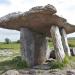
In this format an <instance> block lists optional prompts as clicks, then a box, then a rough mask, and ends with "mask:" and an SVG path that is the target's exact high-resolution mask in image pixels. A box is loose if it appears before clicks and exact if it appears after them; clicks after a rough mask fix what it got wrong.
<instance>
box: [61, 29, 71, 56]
mask: <svg viewBox="0 0 75 75" xmlns="http://www.w3.org/2000/svg"><path fill="white" fill-rule="evenodd" d="M60 32H61V36H62V44H63V48H64V51H65V54H67V55H68V56H71V53H70V48H69V45H68V41H67V35H66V31H65V29H64V28H61V29H60Z"/></svg>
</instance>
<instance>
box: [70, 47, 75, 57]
mask: <svg viewBox="0 0 75 75" xmlns="http://www.w3.org/2000/svg"><path fill="white" fill-rule="evenodd" d="M70 52H71V55H72V56H75V48H70Z"/></svg>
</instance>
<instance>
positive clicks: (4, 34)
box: [0, 0, 75, 41]
mask: <svg viewBox="0 0 75 75" xmlns="http://www.w3.org/2000/svg"><path fill="white" fill-rule="evenodd" d="M47 4H52V5H54V6H55V7H56V9H57V14H58V15H59V16H62V17H64V18H66V19H67V21H68V22H69V23H71V24H74V25H75V15H74V14H75V0H0V17H2V16H5V15H6V14H9V13H12V12H18V11H20V12H25V11H27V10H29V9H30V8H31V7H34V6H40V5H41V6H44V5H47ZM67 36H68V37H75V33H72V34H69V35H67ZM5 38H9V39H10V40H12V41H15V40H18V39H20V32H18V31H16V30H8V29H2V28H0V41H4V39H5Z"/></svg>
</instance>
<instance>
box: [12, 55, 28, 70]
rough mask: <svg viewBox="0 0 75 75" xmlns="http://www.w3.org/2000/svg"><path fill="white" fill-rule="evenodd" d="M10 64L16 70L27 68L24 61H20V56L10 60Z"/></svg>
mask: <svg viewBox="0 0 75 75" xmlns="http://www.w3.org/2000/svg"><path fill="white" fill-rule="evenodd" d="M11 63H12V64H13V65H14V66H15V68H17V69H23V68H27V67H28V65H27V63H26V61H24V60H22V59H21V56H17V57H15V58H14V59H13V60H11Z"/></svg>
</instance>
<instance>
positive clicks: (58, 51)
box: [50, 26, 65, 61]
mask: <svg viewBox="0 0 75 75" xmlns="http://www.w3.org/2000/svg"><path fill="white" fill-rule="evenodd" d="M50 32H51V36H52V39H53V44H54V49H55V55H56V59H57V60H59V61H62V60H63V59H64V57H65V53H64V49H63V45H62V41H61V35H60V32H59V27H58V26H52V27H51V30H50Z"/></svg>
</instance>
